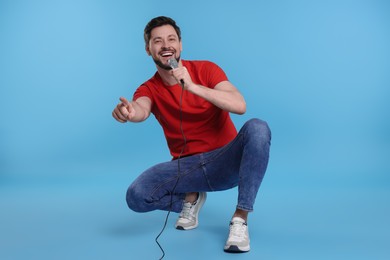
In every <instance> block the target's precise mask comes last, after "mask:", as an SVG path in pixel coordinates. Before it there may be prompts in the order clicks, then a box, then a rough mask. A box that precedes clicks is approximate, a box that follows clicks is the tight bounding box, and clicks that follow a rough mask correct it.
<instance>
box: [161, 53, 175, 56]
mask: <svg viewBox="0 0 390 260" xmlns="http://www.w3.org/2000/svg"><path fill="white" fill-rule="evenodd" d="M171 55H173V53H172V52H167V53H163V54H161V56H163V57H166V56H171Z"/></svg>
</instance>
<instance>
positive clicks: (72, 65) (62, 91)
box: [0, 0, 390, 259]
mask: <svg viewBox="0 0 390 260" xmlns="http://www.w3.org/2000/svg"><path fill="white" fill-rule="evenodd" d="M389 14H390V2H389V1H385V0H383V1H380V0H355V1H353V0H330V1H310V0H297V1H287V0H274V1H248V0H241V1H204V0H199V1H186V2H184V1H151V0H149V1H125V0H122V1H108V0H96V1H92V0H80V1H78V0H77V1H76V0H54V1H49V0H46V1H45V0H36V1H27V0H0V124H1V128H0V258H1V259H158V258H159V257H160V255H161V252H160V251H159V249H158V247H157V245H156V244H155V242H154V238H155V236H156V235H157V234H158V232H159V231H160V229H161V228H162V225H163V221H164V218H165V213H164V212H150V213H147V214H138V213H134V212H131V211H130V210H128V209H127V206H126V204H125V200H124V196H125V191H126V189H127V186H128V185H129V184H130V182H131V181H132V180H133V179H134V178H135V177H136V176H137V175H138V174H139V173H140V172H142V170H144V169H146V168H147V167H149V166H151V165H153V164H155V163H157V162H161V161H166V160H169V159H170V156H169V153H168V149H167V148H166V144H165V140H164V138H163V134H162V131H161V129H160V127H159V126H158V124H157V123H156V122H155V119H154V118H153V117H151V118H150V119H149V120H148V121H147V122H144V123H143V124H126V125H122V124H119V123H117V122H115V121H114V120H113V119H112V117H111V111H112V109H113V108H114V106H115V105H116V104H117V102H118V98H119V96H126V97H128V98H130V97H131V96H132V93H133V92H134V90H135V88H136V87H137V86H138V85H139V84H141V83H142V82H143V81H145V80H146V79H147V78H149V77H150V76H152V75H153V73H154V72H155V67H154V63H153V62H152V60H151V59H150V57H148V56H147V55H146V53H145V51H144V42H143V29H144V26H145V24H146V23H147V22H148V21H149V20H150V19H151V18H153V17H155V16H158V15H167V16H171V17H172V18H174V19H175V20H176V21H177V23H178V24H179V26H180V27H181V29H182V32H183V35H182V36H183V46H184V52H183V54H182V57H183V58H184V59H208V60H212V61H214V62H216V63H217V64H218V65H220V66H221V67H222V68H223V69H224V70H225V72H226V73H227V75H228V77H229V79H230V80H231V82H232V83H233V84H235V85H236V86H237V87H238V88H239V89H240V91H241V92H242V93H243V95H244V96H245V98H246V101H247V113H246V114H245V115H243V116H235V115H233V120H234V122H235V123H236V125H237V127H238V128H240V127H241V125H242V124H243V123H244V122H245V121H246V120H248V119H250V118H252V117H259V118H262V119H264V120H266V121H268V123H269V124H270V126H271V129H272V133H273V140H272V147H271V159H270V164H269V169H268V171H267V175H266V177H265V179H264V182H263V185H262V187H261V189H260V193H259V196H258V200H257V202H256V205H255V207H256V208H255V212H254V213H253V214H251V216H250V220H249V225H250V226H249V228H250V234H251V238H252V244H251V246H252V250H251V252H250V253H248V254H244V255H228V254H225V253H223V251H222V247H223V244H224V242H225V239H226V235H227V225H228V221H229V219H230V217H231V214H232V212H233V210H234V206H235V201H236V190H230V191H225V192H220V193H213V194H210V195H209V199H208V202H207V203H206V205H205V207H204V209H203V210H202V214H201V220H200V227H199V228H198V229H197V230H194V231H192V232H178V231H176V230H174V228H173V224H174V221H175V220H176V215H175V214H172V215H171V217H170V219H169V222H168V226H167V228H166V230H165V232H164V234H163V235H162V237H161V238H160V243H161V244H162V245H163V247H164V249H165V251H166V253H167V256H166V259H179V258H185V259H219V258H221V259H233V258H234V259H389V258H390V249H389V247H388V245H389V242H390V235H389V234H390V224H389V221H388V219H389V217H390V204H389V197H390V190H389V188H390V177H389V173H390V166H389V163H388V161H389V157H390V156H389V155H390V134H389V133H390V116H389V111H390V105H389V96H390V73H389V72H390V71H389V68H390V48H389V46H390V16H389Z"/></svg>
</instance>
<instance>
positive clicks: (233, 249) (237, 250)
mask: <svg viewBox="0 0 390 260" xmlns="http://www.w3.org/2000/svg"><path fill="white" fill-rule="evenodd" d="M223 250H224V251H225V252H227V253H246V252H249V250H250V247H249V246H247V247H241V248H240V247H238V246H229V247H228V248H226V247H225V248H224V249H223Z"/></svg>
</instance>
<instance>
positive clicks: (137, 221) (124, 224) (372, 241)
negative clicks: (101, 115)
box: [0, 165, 390, 260]
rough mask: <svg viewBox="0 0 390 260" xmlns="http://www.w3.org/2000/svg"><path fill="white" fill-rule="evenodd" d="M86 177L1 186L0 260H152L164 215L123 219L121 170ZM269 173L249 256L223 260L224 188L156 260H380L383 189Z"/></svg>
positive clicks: (384, 236)
mask: <svg viewBox="0 0 390 260" xmlns="http://www.w3.org/2000/svg"><path fill="white" fill-rule="evenodd" d="M76 168H77V169H78V170H76ZM90 168H91V169H90V172H89V173H88V172H87V169H88V167H87V166H84V167H75V168H74V169H73V171H72V172H71V171H69V172H68V170H66V169H65V170H64V169H62V170H58V169H57V175H56V177H53V176H54V175H50V174H46V175H45V174H42V175H40V177H37V175H34V177H32V176H28V175H23V174H20V175H19V176H18V175H13V176H12V177H10V176H8V177H7V176H3V177H2V181H1V182H0V183H1V185H0V205H1V214H0V230H1V232H0V259H3V260H19V259H39V260H44V259H57V260H61V259H94V260H98V259H160V258H161V256H162V252H161V251H160V249H159V247H158V245H157V244H156V242H155V238H156V236H157V234H158V233H159V232H160V230H161V229H162V227H163V224H164V220H165V217H166V213H165V212H150V213H142V214H140V213H134V212H131V211H130V210H128V209H127V207H126V204H125V201H124V194H125V190H126V188H127V185H128V183H129V182H130V181H131V177H129V176H127V174H126V172H125V170H124V169H123V168H119V167H116V168H115V166H113V165H112V167H111V166H106V168H105V167H101V168H100V169H97V168H93V169H92V167H90ZM274 168H276V167H271V168H270V169H269V171H270V173H274V175H272V174H270V175H269V176H267V178H265V179H264V182H263V185H262V187H261V192H260V194H259V196H258V200H257V202H256V209H257V210H255V212H253V213H252V214H251V215H250V219H249V231H250V236H251V251H250V252H249V253H245V254H226V253H224V252H223V245H224V242H225V239H226V236H227V232H228V221H229V218H230V216H231V213H232V211H233V208H232V206H233V204H232V203H229V201H234V200H235V197H236V193H237V190H235V189H233V190H229V191H223V192H218V193H209V196H208V200H207V202H206V204H205V206H204V208H203V209H202V211H201V214H200V226H199V227H198V228H197V229H195V230H192V231H178V230H176V229H174V227H173V226H174V222H175V220H176V217H177V214H176V213H172V214H171V215H170V217H169V219H168V224H167V227H166V229H165V231H164V233H163V234H162V236H161V237H160V238H159V242H160V244H161V245H162V247H163V249H164V251H165V257H164V259H240V260H241V259H242V260H245V259H300V260H303V259H354V260H356V259H378V260H380V259H389V257H390V249H389V247H388V244H389V241H390V235H389V230H390V224H389V221H388V219H389V218H388V217H389V213H390V204H389V203H388V199H389V195H390V191H389V189H388V187H386V185H385V186H383V187H381V186H380V185H376V186H375V187H374V186H372V185H371V186H370V185H361V186H360V187H359V185H357V184H354V185H349V186H348V185H344V186H343V187H341V186H337V185H332V186H327V185H317V186H316V185H315V184H314V183H313V185H307V183H306V184H305V185H303V184H302V185H297V184H294V185H288V183H290V184H292V183H293V181H292V179H291V180H289V181H284V182H282V181H280V179H279V177H280V176H278V175H277V174H276V173H275V172H273V170H274ZM108 169H111V170H112V173H110V174H111V175H109V174H107V172H106V171H107V170H108ZM55 171H56V170H55V169H53V173H54V172H55ZM78 171H80V172H78ZM278 180H279V181H278Z"/></svg>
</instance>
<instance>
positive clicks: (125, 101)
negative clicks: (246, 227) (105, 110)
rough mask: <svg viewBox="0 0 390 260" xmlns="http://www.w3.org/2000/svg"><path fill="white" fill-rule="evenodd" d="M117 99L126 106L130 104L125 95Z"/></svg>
mask: <svg viewBox="0 0 390 260" xmlns="http://www.w3.org/2000/svg"><path fill="white" fill-rule="evenodd" d="M119 100H120V101H122V103H123V104H125V105H126V106H128V105H130V102H129V101H128V100H127V99H126V98H125V97H120V98H119Z"/></svg>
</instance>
